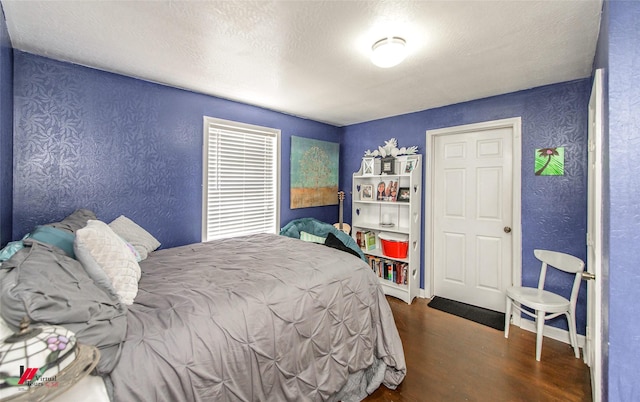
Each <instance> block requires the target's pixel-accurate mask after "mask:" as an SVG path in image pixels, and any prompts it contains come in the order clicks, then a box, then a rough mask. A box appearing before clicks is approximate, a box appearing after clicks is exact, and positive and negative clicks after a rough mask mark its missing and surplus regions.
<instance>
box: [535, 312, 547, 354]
mask: <svg viewBox="0 0 640 402" xmlns="http://www.w3.org/2000/svg"><path fill="white" fill-rule="evenodd" d="M544 316H545V312H544V311H542V310H538V311H536V360H537V361H540V356H541V355H542V337H543V336H544Z"/></svg>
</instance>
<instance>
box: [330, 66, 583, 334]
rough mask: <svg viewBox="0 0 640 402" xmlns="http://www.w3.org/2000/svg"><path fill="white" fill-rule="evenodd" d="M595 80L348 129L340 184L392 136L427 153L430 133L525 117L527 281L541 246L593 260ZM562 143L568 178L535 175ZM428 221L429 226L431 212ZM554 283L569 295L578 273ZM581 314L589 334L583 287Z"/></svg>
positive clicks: (533, 276)
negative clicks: (590, 131) (590, 149)
mask: <svg viewBox="0 0 640 402" xmlns="http://www.w3.org/2000/svg"><path fill="white" fill-rule="evenodd" d="M590 85H591V81H590V80H589V79H583V80H578V81H573V82H568V83H562V84H556V85H550V86H545V87H540V88H535V89H530V90H526V91H521V92H516V93H511V94H506V95H501V96H495V97H491V98H486V99H480V100H476V101H472V102H466V103H461V104H457V105H451V106H446V107H442V108H437V109H431V110H425V111H422V112H416V113H411V114H407V115H402V116H395V117H390V118H387V119H382V120H376V121H371V122H367V123H362V124H357V125H353V126H349V127H346V128H345V133H344V137H343V140H342V150H341V152H342V154H341V161H343V162H342V165H341V180H340V182H341V183H343V187H344V188H350V183H351V180H352V178H351V174H352V173H353V172H355V171H357V170H358V169H359V167H360V160H361V158H362V156H363V154H364V151H365V150H367V149H373V148H377V146H378V145H382V144H384V141H385V140H388V139H389V138H391V137H396V138H397V139H398V145H399V146H411V145H417V146H418V148H419V152H420V153H422V154H424V152H425V143H426V131H427V130H431V129H436V128H442V127H449V126H457V125H462V124H470V123H478V122H483V121H490V120H497V119H504V118H510V117H518V116H521V117H522V264H523V269H522V282H523V284H524V285H527V286H536V285H537V281H538V273H539V267H540V264H539V262H538V260H536V259H535V257H534V256H533V250H534V249H535V248H549V249H554V250H559V251H564V252H567V253H570V254H573V255H575V256H577V257H579V258H581V259H583V260H585V261H586V246H585V236H586V224H587V222H586V212H587V198H586V197H587V176H586V169H587V118H588V103H589V93H590V90H591V88H590ZM555 146H564V147H565V175H564V176H544V177H542V176H534V168H533V166H534V152H535V149H536V148H545V147H555ZM423 188H424V186H423ZM423 199H425V198H424V196H423ZM345 212H346V217H345V220H346V221H347V222H351V204H350V203H349V204H348V205H346V206H345ZM422 226H423V228H424V216H423V224H422ZM422 238H423V239H424V231H423V236H422ZM423 257H424V256H423ZM421 260H422V261H424V258H421ZM421 272H422V276H421V284H420V285H421V287H424V266H422V267H421ZM548 283H549V284H551V287H553V288H554V290H556V291H558V292H560V293H563V294H566V295H567V297H568V295H569V293H570V290H571V289H570V288H571V284H572V278H570V277H568V276H564V275H559V276H557V277H556V276H552V275H550V276H549V277H548ZM576 315H577V322H578V332H579V333H581V334H584V333H585V325H586V286H584V284H583V289H582V290H581V292H580V298H579V300H578V307H577V314H576ZM550 324H551V325H554V326H558V327H560V328H564V329H566V328H567V325H566V320H562V319H556V320H553V321H551V322H550Z"/></svg>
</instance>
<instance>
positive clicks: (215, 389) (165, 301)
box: [0, 234, 406, 401]
mask: <svg viewBox="0 0 640 402" xmlns="http://www.w3.org/2000/svg"><path fill="white" fill-rule="evenodd" d="M47 259H50V260H51V261H49V262H48V263H47V262H46V261H47ZM43 261H45V262H43ZM139 267H140V273H141V274H140V277H139V282H138V284H137V285H138V290H137V295H136V296H135V300H134V301H133V303H132V304H130V305H125V304H124V303H122V298H118V297H116V295H114V294H113V292H112V291H109V290H108V289H107V290H104V289H103V288H102V287H101V286H98V281H96V280H95V279H94V278H89V277H88V276H87V275H86V271H87V268H86V267H85V266H84V265H83V264H81V263H79V262H78V261H77V260H75V259H73V258H71V257H68V256H67V255H65V254H64V253H62V252H61V250H60V249H59V248H57V247H53V246H50V245H47V244H43V243H41V242H38V241H31V242H27V246H26V247H25V248H24V249H23V250H20V251H19V252H18V253H17V254H16V255H15V256H14V257H13V258H12V259H11V260H9V261H7V262H6V263H5V264H3V268H4V269H0V281H1V282H0V283H1V284H2V306H1V312H2V316H3V318H4V319H5V320H6V321H7V322H8V323H9V324H10V325H11V326H12V327H14V328H15V327H16V326H17V322H16V321H19V319H20V318H21V316H22V315H24V314H27V315H28V316H29V317H30V318H31V319H32V320H33V321H36V322H44V323H50V324H57V325H63V326H65V327H67V328H69V329H70V330H72V331H74V332H75V333H76V336H77V338H78V341H79V342H81V343H85V344H92V345H96V346H97V347H98V348H99V349H100V351H101V359H100V362H99V364H98V367H97V369H96V373H95V374H99V375H100V377H101V378H102V379H103V380H104V388H103V387H101V386H99V385H98V386H97V385H96V384H97V383H96V380H99V378H100V377H91V378H87V379H86V380H83V381H82V382H81V384H80V385H79V386H78V387H75V389H73V388H72V389H71V390H70V391H69V393H67V394H63V395H62V396H61V397H60V398H59V400H72V399H65V398H73V397H74V395H77V394H81V395H84V396H87V394H86V393H81V391H80V390H83V389H87V390H91V391H87V392H93V394H92V395H96V394H102V395H103V398H104V395H109V399H110V400H112V401H130V400H157V401H358V400H362V399H363V398H364V397H366V395H368V394H370V393H372V392H373V391H375V389H377V388H378V387H379V386H380V385H381V384H384V385H385V386H387V387H389V388H392V389H394V388H395V387H397V385H399V384H400V383H401V382H402V380H403V379H404V376H405V373H406V366H405V360H404V352H403V348H402V344H401V341H400V338H399V335H398V332H397V329H396V326H395V323H394V320H393V316H392V313H391V310H390V308H389V305H388V303H387V301H386V299H385V296H384V294H383V292H382V290H381V289H380V286H379V284H378V280H377V278H376V277H375V275H373V273H372V272H371V270H370V269H369V267H368V265H367V264H366V263H365V262H363V261H362V260H361V259H360V258H358V257H357V256H354V255H351V254H349V253H346V252H344V251H340V250H338V249H333V248H329V247H326V246H324V245H321V244H314V243H309V242H304V241H301V240H297V239H293V238H289V237H284V236H277V235H268V234H260V235H252V236H246V237H239V238H233V239H224V240H217V241H212V242H207V243H197V244H191V245H186V246H181V247H175V248H170V249H160V250H157V251H153V252H151V253H149V255H148V257H147V258H146V259H144V260H142V261H140V262H139ZM52 268H56V269H57V268H62V269H60V270H58V271H53V270H52ZM85 276H87V278H89V280H87V278H85ZM70 282H72V283H74V284H75V285H74V287H70V286H69V285H68V284H69V283H70ZM76 288H80V291H76ZM43 293H44V294H47V295H48V297H47V300H44V299H43V298H42V297H40V299H38V297H36V296H37V295H41V294H43ZM76 293H77V294H76ZM34 295H35V296H34ZM25 300H28V302H27V303H25ZM52 300H55V302H52ZM19 304H23V305H25V307H24V309H25V310H26V311H21V308H22V307H20V308H16V307H15V305H19ZM69 310H71V311H69ZM61 311H65V313H61ZM105 390H106V392H105ZM74 393H75V394H74ZM65 395H66V397H65ZM96 397H97V396H96ZM92 399H93V398H92Z"/></svg>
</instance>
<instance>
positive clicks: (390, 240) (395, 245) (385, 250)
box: [378, 232, 409, 258]
mask: <svg viewBox="0 0 640 402" xmlns="http://www.w3.org/2000/svg"><path fill="white" fill-rule="evenodd" d="M378 237H379V238H380V245H381V247H382V254H384V255H386V256H387V257H391V258H407V251H408V250H409V236H407V235H403V234H397V233H385V232H382V233H380V234H379V235H378Z"/></svg>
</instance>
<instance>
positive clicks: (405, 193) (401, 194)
mask: <svg viewBox="0 0 640 402" xmlns="http://www.w3.org/2000/svg"><path fill="white" fill-rule="evenodd" d="M396 201H397V202H409V201H411V189H409V187H400V188H399V189H398V197H397V199H396Z"/></svg>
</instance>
